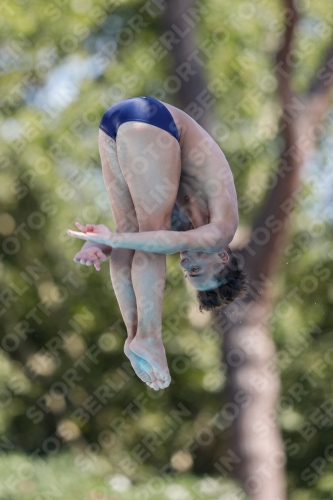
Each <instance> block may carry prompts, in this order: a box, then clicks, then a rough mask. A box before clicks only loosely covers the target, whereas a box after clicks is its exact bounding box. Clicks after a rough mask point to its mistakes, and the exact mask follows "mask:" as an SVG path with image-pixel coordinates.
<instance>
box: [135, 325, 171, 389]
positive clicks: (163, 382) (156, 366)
mask: <svg viewBox="0 0 333 500" xmlns="http://www.w3.org/2000/svg"><path fill="white" fill-rule="evenodd" d="M130 349H131V351H133V352H134V353H135V354H137V355H138V356H140V358H143V359H144V360H145V361H146V362H147V363H148V364H149V365H151V366H152V368H153V370H154V374H155V377H156V381H152V383H151V384H149V385H150V387H152V388H153V389H155V390H156V391H158V390H159V389H165V388H166V387H168V386H169V385H170V382H171V377H170V373H169V368H168V363H167V359H166V355H165V349H164V345H163V342H162V340H161V339H160V338H156V337H140V336H138V335H136V336H135V337H134V338H133V339H132V340H131V342H130Z"/></svg>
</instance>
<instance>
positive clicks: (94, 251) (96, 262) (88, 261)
mask: <svg viewBox="0 0 333 500" xmlns="http://www.w3.org/2000/svg"><path fill="white" fill-rule="evenodd" d="M105 260H107V256H106V255H105V254H104V253H103V252H102V250H101V249H100V248H98V247H90V248H85V249H82V250H80V251H79V252H78V253H77V254H76V255H75V257H74V261H75V262H77V263H78V264H84V265H86V266H91V265H93V266H94V267H95V269H96V271H100V270H101V264H100V261H105Z"/></svg>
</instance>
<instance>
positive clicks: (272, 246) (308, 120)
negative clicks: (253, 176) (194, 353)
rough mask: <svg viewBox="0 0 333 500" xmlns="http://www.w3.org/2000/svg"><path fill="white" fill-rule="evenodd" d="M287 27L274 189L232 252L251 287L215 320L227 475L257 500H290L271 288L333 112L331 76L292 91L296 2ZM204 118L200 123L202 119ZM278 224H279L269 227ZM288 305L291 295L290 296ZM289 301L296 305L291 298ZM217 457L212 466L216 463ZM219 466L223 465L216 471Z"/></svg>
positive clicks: (173, 13)
mask: <svg viewBox="0 0 333 500" xmlns="http://www.w3.org/2000/svg"><path fill="white" fill-rule="evenodd" d="M193 4H194V2H193V1H192V0H186V1H183V2H177V0H168V1H167V7H166V10H165V13H164V17H163V20H162V27H163V29H164V30H171V27H172V24H173V23H174V24H179V22H180V19H182V17H181V14H183V13H184V12H185V11H186V10H187V9H188V8H189V7H190V6H191V5H193ZM283 8H285V15H286V22H285V34H284V39H283V42H282V46H281V49H280V50H279V51H278V53H277V56H276V65H275V68H274V70H275V75H276V78H277V81H278V94H279V98H280V101H281V118H280V127H279V130H280V134H281V136H282V138H283V147H282V151H281V156H280V161H279V164H278V168H277V170H276V172H275V175H276V182H275V183H274V187H273V188H272V189H270V190H268V191H267V193H266V196H265V199H264V202H263V204H262V206H261V207H260V210H259V211H258V214H257V217H256V219H255V221H254V224H253V227H252V236H251V238H250V241H249V242H248V244H247V245H246V246H245V247H243V248H238V249H236V248H233V250H234V252H235V253H236V254H237V255H238V256H239V257H240V258H241V260H242V261H243V262H244V268H245V270H246V272H247V273H248V274H249V285H250V290H249V293H248V294H247V296H246V297H245V298H244V299H242V300H238V301H236V302H235V303H234V304H232V305H231V306H229V307H228V308H227V309H226V310H225V311H220V314H217V313H214V315H213V322H214V324H215V326H216V327H217V328H218V330H219V331H220V332H221V335H222V337H223V349H222V351H223V353H222V357H223V362H224V364H225V367H226V370H227V385H226V392H225V394H226V397H227V400H228V403H229V405H227V406H226V407H225V409H226V410H227V409H229V414H230V420H232V425H231V426H230V427H229V439H230V442H229V444H230V446H229V449H230V450H232V452H233V454H234V455H233V456H234V460H233V463H232V466H229V467H228V468H227V469H226V470H228V472H230V473H231V474H232V475H233V476H234V477H235V478H236V479H238V480H239V481H240V482H241V484H242V485H243V487H244V489H245V491H246V492H247V493H248V494H249V496H250V498H251V499H253V500H267V499H271V500H284V499H285V498H286V482H285V473H284V469H285V460H286V457H285V451H284V447H283V443H282V438H281V434H280V430H279V426H278V424H277V422H276V407H277V403H278V399H279V394H280V381H279V376H278V374H277V373H276V372H275V370H274V359H275V345H274V342H273V340H272V338H271V329H270V318H271V317H272V315H273V300H274V297H273V294H272V293H271V291H272V285H273V279H274V276H276V272H277V271H278V269H279V264H280V262H282V264H283V250H284V247H285V244H286V240H287V237H288V227H289V216H290V213H291V211H292V210H293V207H294V203H295V199H297V196H298V188H299V187H300V170H301V168H302V165H303V164H304V162H305V160H306V158H307V156H308V155H309V153H310V152H311V151H312V150H313V149H314V147H315V139H314V138H315V135H316V134H315V133H314V127H316V125H317V124H318V123H319V122H320V121H321V120H322V119H323V117H324V115H325V112H326V111H327V110H328V107H329V94H330V90H331V86H332V83H333V79H332V78H330V79H323V78H320V76H318V77H316V78H314V79H313V82H312V83H311V85H310V86H309V90H308V92H307V93H306V94H304V95H296V94H295V92H293V90H292V87H291V73H292V66H291V65H292V64H293V61H292V57H291V48H292V43H293V39H294V31H295V26H296V24H297V21H298V18H299V15H298V12H297V9H296V4H295V3H294V1H293V0H285V1H284V2H283ZM195 48H196V47H195V40H194V34H193V30H191V32H190V33H189V34H188V35H187V37H186V38H184V39H183V40H182V42H181V43H179V44H178V45H177V46H175V47H174V50H173V51H172V55H173V61H174V71H175V74H176V71H177V68H179V66H180V65H181V64H182V63H183V62H184V61H186V58H188V54H191V53H194V51H195ZM332 62H333V42H332V45H331V46H330V47H329V48H328V50H327V54H326V56H325V58H324V63H323V65H322V66H321V68H325V66H326V70H325V71H322V72H321V73H320V74H324V73H325V74H327V72H328V71H329V68H330V66H329V64H332ZM197 69H198V71H197V73H196V75H193V76H192V78H191V82H189V83H184V84H183V85H182V88H181V90H180V91H179V99H180V102H181V107H182V109H185V108H186V107H188V106H189V104H190V103H191V102H195V101H196V97H197V96H198V95H199V94H200V92H202V91H203V90H204V89H205V78H204V75H203V74H202V67H200V68H199V67H198V68H197ZM198 121H199V120H198ZM211 121H212V117H211V116H210V115H209V112H208V110H205V113H204V116H202V117H201V121H200V125H202V126H203V127H204V128H206V129H208V131H209V127H208V124H209V123H210V122H211ZM272 221H274V225H273V224H272ZM287 300H288V298H287ZM290 300H293V299H292V297H291V298H290ZM217 463H218V459H217V460H216V461H215V465H217ZM216 468H217V469H218V467H216Z"/></svg>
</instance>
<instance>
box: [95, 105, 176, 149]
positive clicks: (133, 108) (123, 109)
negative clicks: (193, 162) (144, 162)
mask: <svg viewBox="0 0 333 500" xmlns="http://www.w3.org/2000/svg"><path fill="white" fill-rule="evenodd" d="M131 121H134V122H144V123H149V124H150V125H155V127H159V128H161V129H163V130H166V132H169V133H170V134H171V135H172V136H173V137H175V139H177V141H179V134H178V130H177V127H176V124H175V122H174V119H173V118H172V115H171V113H170V111H169V110H168V109H167V108H166V107H165V106H164V104H162V103H161V102H160V101H158V100H157V99H154V97H142V96H141V97H130V98H129V99H125V100H123V101H120V102H117V104H114V105H113V106H111V108H109V109H108V110H107V111H106V112H105V113H104V115H103V117H102V120H101V123H100V125H99V128H100V129H101V130H103V132H105V133H106V134H107V135H109V136H110V137H112V139H116V135H117V131H118V128H119V127H120V125H121V124H122V123H125V122H131Z"/></svg>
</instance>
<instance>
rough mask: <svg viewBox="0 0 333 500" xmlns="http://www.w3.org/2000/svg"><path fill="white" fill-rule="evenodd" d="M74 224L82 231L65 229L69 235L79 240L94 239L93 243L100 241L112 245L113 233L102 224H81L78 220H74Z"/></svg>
mask: <svg viewBox="0 0 333 500" xmlns="http://www.w3.org/2000/svg"><path fill="white" fill-rule="evenodd" d="M75 225H76V227H77V228H78V229H80V230H81V231H82V232H81V233H79V232H78V231H72V230H71V229H68V230H67V234H68V235H69V236H74V238H79V239H81V240H87V241H94V242H95V243H102V244H103V245H108V246H111V247H112V246H113V245H112V243H113V242H112V238H113V235H114V233H113V232H112V231H111V230H110V229H109V228H108V227H106V226H105V225H104V224H97V225H95V224H86V226H83V225H82V224H80V222H75Z"/></svg>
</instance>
